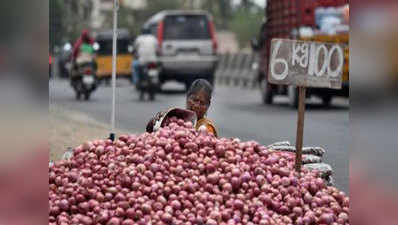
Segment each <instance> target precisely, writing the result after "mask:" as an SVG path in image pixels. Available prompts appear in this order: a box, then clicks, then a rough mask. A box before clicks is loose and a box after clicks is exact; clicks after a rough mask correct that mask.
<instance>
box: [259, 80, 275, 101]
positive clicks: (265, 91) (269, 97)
mask: <svg viewBox="0 0 398 225" xmlns="http://www.w3.org/2000/svg"><path fill="white" fill-rule="evenodd" d="M260 91H261V96H262V98H263V103H264V104H267V105H270V104H272V102H273V99H274V94H273V93H272V88H271V85H270V84H268V82H267V81H266V80H265V79H263V80H262V81H261V87H260Z"/></svg>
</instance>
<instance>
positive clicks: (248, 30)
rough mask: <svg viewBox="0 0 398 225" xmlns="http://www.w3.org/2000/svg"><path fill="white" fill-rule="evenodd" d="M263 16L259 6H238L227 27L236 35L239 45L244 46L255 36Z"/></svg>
mask: <svg viewBox="0 0 398 225" xmlns="http://www.w3.org/2000/svg"><path fill="white" fill-rule="evenodd" d="M263 17H264V10H262V9H261V8H257V9H255V8H252V9H247V8H238V9H237V11H236V12H235V13H234V15H233V18H232V21H231V22H230V24H229V29H230V30H231V31H232V32H234V33H235V34H236V36H237V39H238V42H239V45H240V47H241V48H242V47H246V46H247V45H248V44H249V42H250V39H252V38H253V37H255V36H257V34H258V32H259V29H260V27H261V23H262V20H263Z"/></svg>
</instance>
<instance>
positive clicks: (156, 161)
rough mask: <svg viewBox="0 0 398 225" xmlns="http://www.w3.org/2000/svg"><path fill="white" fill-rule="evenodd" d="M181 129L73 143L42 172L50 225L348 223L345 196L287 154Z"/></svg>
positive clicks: (171, 126) (174, 124)
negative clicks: (298, 171)
mask: <svg viewBox="0 0 398 225" xmlns="http://www.w3.org/2000/svg"><path fill="white" fill-rule="evenodd" d="M177 123H178V124H179V125H178V124H177ZM190 126H192V124H190V123H185V122H184V121H182V120H180V121H179V120H177V119H176V118H175V119H174V122H171V123H170V124H169V126H168V127H165V128H161V129H160V130H159V131H158V132H155V133H151V134H149V133H144V134H141V135H122V136H120V138H119V139H118V140H117V141H116V142H114V143H113V142H112V141H110V140H95V141H93V142H86V143H84V144H83V145H82V146H79V147H77V148H76V149H75V150H74V154H73V156H72V158H71V159H70V160H68V161H60V162H56V163H55V164H54V165H53V166H51V167H49V223H50V224H52V223H57V224H79V223H81V224H119V225H120V224H122V225H123V224H124V225H130V224H143V225H146V224H148V223H149V222H150V221H151V222H152V223H153V224H162V223H163V224H222V225H224V224H251V225H252V224H298V225H300V224H314V223H317V222H319V221H321V222H322V223H324V224H334V223H338V224H343V223H347V224H348V223H349V217H348V213H349V208H348V207H349V198H348V197H346V196H345V194H344V193H340V192H339V191H338V190H337V189H336V188H331V187H327V186H326V185H325V183H324V182H323V180H322V179H321V178H320V177H319V173H314V172H308V171H305V170H303V172H302V174H301V175H300V177H296V173H295V172H294V160H295V158H294V155H293V156H292V154H290V153H280V152H272V151H269V150H268V149H266V148H265V147H264V146H260V145H259V144H258V143H256V142H254V141H249V142H241V141H240V140H238V139H226V138H220V139H217V138H215V137H214V136H213V135H210V134H208V133H207V132H206V133H197V132H196V131H195V130H194V129H192V128H188V127H190ZM89 220H92V221H89Z"/></svg>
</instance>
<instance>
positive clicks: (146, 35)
mask: <svg viewBox="0 0 398 225" xmlns="http://www.w3.org/2000/svg"><path fill="white" fill-rule="evenodd" d="M157 47H158V41H157V39H156V38H155V37H154V36H153V35H152V34H151V31H150V29H149V28H145V27H143V28H142V29H141V34H140V35H139V36H138V37H137V38H136V39H135V42H134V51H135V56H136V57H135V59H134V61H133V83H135V84H138V82H139V81H140V76H141V75H142V74H141V73H142V68H143V67H144V66H145V65H146V64H147V63H149V62H157V56H156V50H157Z"/></svg>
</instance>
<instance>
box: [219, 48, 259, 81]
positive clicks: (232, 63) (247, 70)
mask: <svg viewBox="0 0 398 225" xmlns="http://www.w3.org/2000/svg"><path fill="white" fill-rule="evenodd" d="M257 57H258V56H257V54H254V53H252V54H249V53H237V54H222V55H220V56H219V63H218V66H217V69H216V72H215V80H216V82H217V83H218V84H221V85H229V86H236V87H242V88H254V87H257V85H258V82H257V75H258V66H254V65H255V63H257V61H258V60H257Z"/></svg>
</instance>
